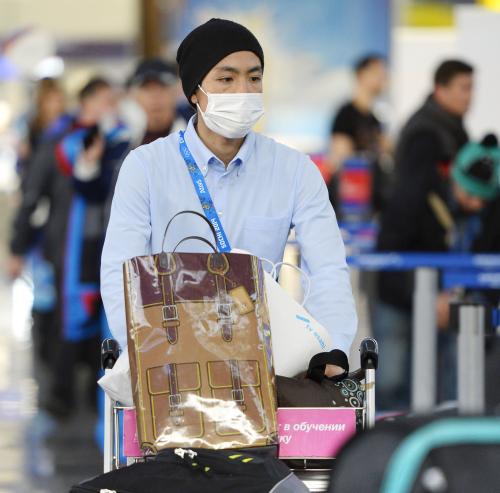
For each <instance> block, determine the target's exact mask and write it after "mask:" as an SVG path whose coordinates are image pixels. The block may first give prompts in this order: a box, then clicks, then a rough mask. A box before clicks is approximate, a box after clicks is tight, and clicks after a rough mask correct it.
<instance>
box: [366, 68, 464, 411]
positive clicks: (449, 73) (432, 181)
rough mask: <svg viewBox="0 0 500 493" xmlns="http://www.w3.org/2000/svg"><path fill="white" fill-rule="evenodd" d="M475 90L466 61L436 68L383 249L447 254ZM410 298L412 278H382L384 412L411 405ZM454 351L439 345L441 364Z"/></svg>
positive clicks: (400, 162) (402, 150) (411, 134)
mask: <svg viewBox="0 0 500 493" xmlns="http://www.w3.org/2000/svg"><path fill="white" fill-rule="evenodd" d="M472 90H473V68H472V66H470V65H469V64H467V63H465V62H463V61H460V60H447V61H445V62H443V63H442V64H441V65H440V66H439V67H438V69H437V70H436V72H435V76H434V90H433V93H432V94H431V95H430V96H429V97H428V98H427V100H426V101H425V103H424V105H423V106H422V107H421V108H420V109H419V110H418V111H417V112H416V113H415V114H414V115H412V116H411V117H410V119H409V120H408V122H407V123H406V125H405V126H404V127H403V129H402V131H401V134H400V136H399V142H398V145H397V149H396V176H395V182H394V184H393V187H392V191H391V194H390V197H389V200H388V203H387V206H386V207H385V208H384V210H383V213H382V218H381V228H380V234H379V237H378V250H380V251H399V252H404V251H417V252H432V251H446V250H448V247H447V246H446V243H445V242H443V239H442V235H439V234H437V232H436V228H438V229H439V228H441V227H442V226H441V223H442V222H443V221H444V222H447V223H450V224H451V218H452V214H450V213H448V212H447V211H448V210H449V206H448V205H447V204H448V202H449V201H450V200H451V198H452V197H453V193H452V192H453V187H452V182H451V179H450V171H451V165H452V163H453V160H454V159H455V157H456V154H457V152H458V151H459V149H460V148H462V147H463V146H464V145H465V144H466V143H467V141H468V136H467V132H466V130H465V128H464V124H463V118H464V116H465V114H466V113H467V111H468V110H469V107H470V104H471V99H472ZM454 200H456V198H455V199H454ZM412 295H413V274H412V273H406V272H380V273H379V276H378V300H377V302H376V306H375V307H374V313H373V330H374V333H375V337H376V338H377V339H378V340H379V342H380V350H381V361H384V362H386V363H385V364H384V363H382V364H381V365H380V372H379V379H378V382H379V383H378V389H377V393H378V397H379V403H380V404H381V406H382V407H383V408H386V409H387V408H389V409H392V408H405V407H407V406H408V404H409V382H410V377H409V361H410V357H409V355H410V341H411V323H412ZM438 306H440V303H438ZM442 339H445V338H444V337H442ZM449 346H450V345H449V344H447V343H446V342H443V343H442V347H443V350H442V351H440V354H441V355H442V356H443V357H442V358H441V362H443V361H444V360H445V359H446V357H445V353H446V348H447V347H449ZM448 387H450V388H449V389H443V390H448V391H449V392H453V391H454V388H455V387H454V386H453V387H451V386H448ZM451 395H452V394H449V393H448V394H445V395H444V396H443V397H449V396H451Z"/></svg>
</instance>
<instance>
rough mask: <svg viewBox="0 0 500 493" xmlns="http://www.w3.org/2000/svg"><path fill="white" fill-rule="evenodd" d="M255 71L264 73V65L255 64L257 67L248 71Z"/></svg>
mask: <svg viewBox="0 0 500 493" xmlns="http://www.w3.org/2000/svg"><path fill="white" fill-rule="evenodd" d="M253 72H259V73H262V65H255V67H252V68H251V69H250V70H248V72H247V73H249V74H251V73H253Z"/></svg>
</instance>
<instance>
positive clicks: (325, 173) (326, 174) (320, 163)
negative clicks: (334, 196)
mask: <svg viewBox="0 0 500 493" xmlns="http://www.w3.org/2000/svg"><path fill="white" fill-rule="evenodd" d="M309 157H310V158H311V161H312V162H313V163H314V164H315V165H316V166H317V167H318V169H319V171H320V173H321V176H322V177H323V180H325V183H326V184H328V183H330V180H331V179H332V173H331V172H330V170H329V169H328V162H327V158H326V156H325V155H324V154H310V155H309Z"/></svg>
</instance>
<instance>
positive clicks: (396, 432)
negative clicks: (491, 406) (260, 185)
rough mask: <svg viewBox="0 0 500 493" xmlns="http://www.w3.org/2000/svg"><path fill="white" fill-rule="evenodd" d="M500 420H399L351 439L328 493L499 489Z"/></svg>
mask: <svg viewBox="0 0 500 493" xmlns="http://www.w3.org/2000/svg"><path fill="white" fill-rule="evenodd" d="M499 465H500V418H472V417H471V418H458V417H451V418H442V419H435V418H404V417H402V418H397V419H395V420H394V421H387V422H380V423H378V424H377V426H376V427H375V428H374V429H373V430H370V431H366V432H363V433H361V434H359V435H357V436H355V437H354V438H353V439H352V440H351V441H350V442H349V443H348V444H347V445H346V446H345V447H344V448H343V450H342V452H341V453H340V455H339V457H338V458H337V460H336V462H335V467H334V469H333V474H332V480H331V483H330V489H329V491H330V493H354V492H363V493H372V492H373V493H378V492H382V493H434V492H435V493H462V492H473V493H493V492H495V491H500V473H499Z"/></svg>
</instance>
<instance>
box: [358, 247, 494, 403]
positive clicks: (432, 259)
mask: <svg viewBox="0 0 500 493" xmlns="http://www.w3.org/2000/svg"><path fill="white" fill-rule="evenodd" d="M348 263H349V265H350V266H351V267H352V268H355V269H360V270H370V271H384V270H392V271H394V270H415V290H414V295H413V327H414V330H413V331H412V332H413V335H412V338H413V339H412V348H413V358H412V409H413V411H415V412H420V413H423V412H428V411H431V410H432V409H433V408H434V406H435V404H436V402H435V401H436V364H437V327H436V311H435V303H436V296H437V293H438V281H439V271H440V272H441V286H442V287H443V288H444V289H449V288H452V287H463V288H471V289H500V254H477V255H468V254H453V253H367V254H359V255H352V256H350V257H348ZM417 328H418V330H416V329H417ZM423 363H425V364H423ZM481 378H484V377H481Z"/></svg>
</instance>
